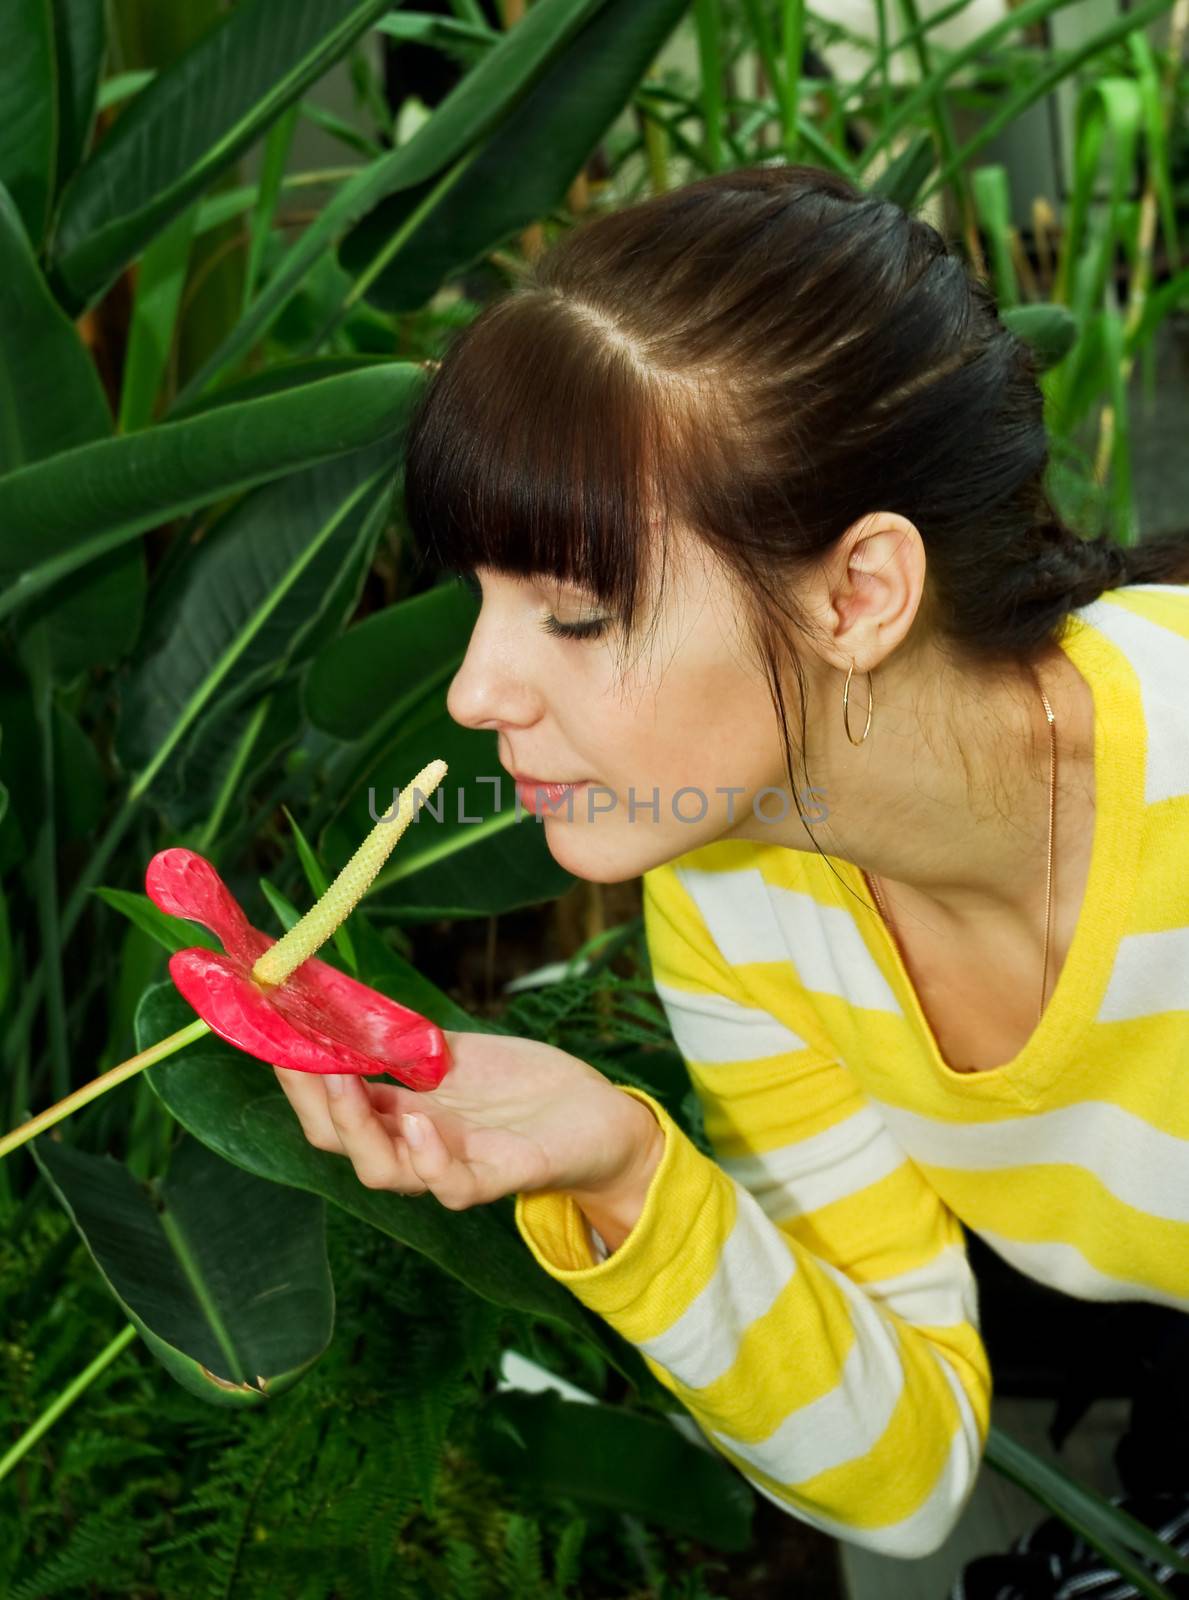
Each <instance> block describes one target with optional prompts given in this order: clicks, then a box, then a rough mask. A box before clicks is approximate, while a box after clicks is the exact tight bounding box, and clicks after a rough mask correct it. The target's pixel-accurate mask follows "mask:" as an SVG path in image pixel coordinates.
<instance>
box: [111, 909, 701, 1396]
mask: <svg viewBox="0 0 1189 1600" xmlns="http://www.w3.org/2000/svg"><path fill="white" fill-rule="evenodd" d="M353 931H354V930H353ZM395 998H397V999H400V1000H402V1001H403V1002H404V1003H406V1004H415V1002H414V1001H413V1000H412V999H409V1000H407V1001H406V1000H405V999H404V996H403V995H398V996H395ZM193 1020H194V1013H193V1011H192V1010H191V1009H190V1007H189V1006H188V1005H187V1004H186V1002H185V1001H184V1000H183V999H182V998H181V996H180V995H179V994H178V992H177V990H176V989H175V988H174V986H173V983H172V982H171V981H166V982H164V983H160V984H157V985H155V986H154V987H153V988H151V989H148V990H146V992H145V994H144V997H143V998H142V1000H141V1003H140V1005H139V1006H138V1007H137V1012H136V1047H137V1049H138V1050H144V1049H147V1048H148V1046H149V1045H151V1044H154V1043H156V1042H157V1041H159V1040H161V1039H163V1038H165V1037H166V1035H168V1034H171V1033H174V1032H176V1031H177V1030H178V1029H179V1028H183V1027H185V1026H186V1025H187V1023H189V1022H192V1021H193ZM145 1075H146V1077H147V1079H148V1081H149V1083H150V1084H151V1086H152V1088H153V1090H154V1092H155V1093H156V1094H157V1095H158V1096H159V1098H160V1099H161V1101H162V1103H163V1104H164V1105H165V1107H166V1109H167V1110H168V1111H169V1112H170V1113H171V1114H172V1115H173V1116H174V1117H176V1118H177V1120H178V1121H179V1122H180V1123H181V1124H182V1126H183V1127H185V1128H187V1129H188V1130H189V1131H190V1132H191V1133H192V1134H193V1135H194V1136H195V1138H197V1139H201V1140H202V1142H203V1143H204V1144H206V1145H208V1146H209V1147H210V1148H211V1149H212V1150H214V1151H216V1152H217V1153H218V1154H219V1155H220V1156H222V1157H224V1159H225V1160H227V1161H230V1162H233V1163H234V1164H235V1165H236V1166H239V1167H243V1168H244V1169H245V1171H247V1172H252V1173H255V1174H256V1176H257V1177H261V1178H268V1179H270V1180H271V1181H272V1182H274V1183H278V1184H287V1185H288V1186H289V1187H290V1188H292V1189H295V1190H307V1191H309V1192H310V1193H313V1194H319V1195H322V1196H324V1197H325V1198H326V1199H327V1200H331V1201H333V1203H334V1204H335V1205H337V1206H341V1207H342V1209H343V1210H344V1211H349V1212H350V1213H351V1214H352V1215H353V1216H357V1217H359V1218H361V1219H362V1220H363V1221H364V1222H367V1223H370V1224H371V1226H372V1227H375V1228H379V1229H380V1231H381V1232H382V1233H387V1234H389V1235H391V1237H392V1238H394V1239H399V1240H400V1241H401V1243H402V1244H406V1245H409V1246H410V1247H411V1248H412V1249H414V1250H419V1251H420V1252H421V1253H422V1254H423V1255H425V1256H428V1257H429V1259H430V1260H431V1261H434V1262H435V1263H436V1264H437V1265H438V1266H440V1267H442V1268H443V1269H444V1270H445V1271H446V1272H449V1273H450V1274H451V1275H452V1276H453V1277H455V1278H458V1279H459V1280H460V1281H461V1282H462V1283H465V1284H466V1285H467V1287H468V1288H470V1289H472V1290H474V1292H475V1293H476V1294H479V1295H482V1296H483V1298H484V1299H486V1300H490V1301H492V1302H493V1303H494V1304H496V1305H501V1306H509V1307H512V1308H515V1309H516V1310H519V1311H524V1312H527V1313H529V1314H530V1315H533V1316H540V1317H544V1318H546V1319H548V1320H550V1321H552V1322H556V1323H559V1324H560V1325H561V1326H563V1327H565V1328H567V1329H568V1330H569V1331H570V1332H577V1333H581V1334H583V1335H584V1336H585V1337H587V1338H588V1339H590V1340H591V1341H592V1343H594V1344H595V1345H596V1347H597V1348H598V1349H599V1350H600V1351H601V1352H602V1354H603V1355H604V1356H605V1357H606V1358H607V1359H608V1360H609V1361H610V1362H612V1364H613V1365H614V1366H615V1367H617V1368H618V1370H619V1371H620V1372H621V1373H623V1375H624V1376H625V1377H627V1378H628V1379H629V1380H630V1381H631V1382H632V1383H634V1384H636V1385H637V1387H638V1388H639V1389H640V1391H641V1393H643V1394H646V1395H647V1396H648V1397H649V1398H652V1399H656V1400H659V1401H661V1403H668V1404H671V1403H672V1402H671V1398H670V1397H669V1396H668V1395H667V1391H665V1390H664V1389H663V1387H662V1386H661V1384H660V1383H659V1382H658V1381H657V1379H656V1378H655V1377H654V1376H653V1374H652V1373H651V1372H649V1370H648V1368H647V1367H646V1366H645V1364H644V1362H643V1359H642V1358H641V1356H640V1355H639V1352H638V1351H637V1350H636V1349H635V1348H634V1347H633V1346H632V1345H630V1344H628V1343H627V1341H626V1340H623V1339H621V1338H620V1337H619V1336H618V1335H617V1334H615V1333H614V1332H613V1330H612V1329H611V1328H609V1327H608V1325H607V1324H606V1323H605V1322H603V1321H602V1319H601V1318H599V1317H596V1316H595V1315H594V1314H593V1313H592V1312H588V1311H587V1310H586V1309H585V1308H584V1307H583V1306H582V1305H580V1303H579V1302H578V1301H577V1300H576V1299H575V1298H574V1296H573V1295H572V1294H570V1292H569V1290H568V1289H565V1288H564V1287H563V1286H562V1285H561V1284H560V1283H557V1282H556V1281H555V1280H554V1279H553V1278H551V1277H550V1276H549V1274H548V1273H546V1272H543V1271H542V1270H541V1268H540V1267H539V1266H538V1265H537V1263H536V1262H535V1261H534V1260H533V1258H532V1255H531V1254H530V1252H529V1251H528V1249H527V1247H526V1246H525V1244H524V1241H523V1240H522V1239H521V1238H520V1235H519V1233H518V1231H517V1229H516V1224H515V1221H514V1218H513V1202H512V1199H511V1197H510V1196H508V1197H505V1198H503V1199H501V1200H496V1201H493V1202H492V1203H491V1204H489V1205H486V1206H475V1207H472V1208H470V1209H469V1210H466V1211H450V1210H448V1209H447V1208H446V1207H445V1206H443V1205H441V1204H440V1203H439V1202H438V1201H437V1200H436V1199H435V1198H434V1197H433V1195H430V1194H424V1195H400V1194H395V1193H393V1192H391V1191H389V1190H384V1189H366V1188H364V1186H363V1185H362V1184H361V1183H360V1181H359V1179H358V1177H357V1176H356V1173H355V1169H354V1167H352V1166H351V1164H350V1162H349V1161H347V1160H346V1158H345V1157H344V1156H340V1155H333V1154H331V1153H330V1152H329V1151H326V1150H318V1149H316V1148H315V1146H314V1145H312V1144H311V1143H310V1142H309V1140H308V1139H307V1138H306V1137H305V1134H304V1133H303V1132H302V1129H301V1125H300V1123H299V1122H298V1120H297V1118H296V1116H295V1115H294V1112H293V1108H292V1106H291V1105H290V1104H289V1101H288V1099H287V1098H286V1096H285V1094H284V1092H283V1091H282V1089H281V1087H280V1085H279V1084H278V1083H277V1080H276V1074H275V1073H274V1072H273V1070H272V1068H271V1067H269V1066H267V1065H266V1064H265V1063H264V1062H262V1061H257V1060H255V1059H254V1058H253V1057H251V1056H247V1055H245V1054H244V1053H243V1052H242V1051H239V1050H235V1049H233V1048H232V1047H231V1046H230V1045H228V1044H225V1043H224V1042H223V1040H221V1039H218V1038H216V1037H215V1035H213V1034H209V1035H207V1036H206V1037H205V1038H202V1039H197V1040H195V1041H194V1043H192V1044H189V1045H187V1046H186V1047H185V1048H184V1049H183V1050H179V1051H177V1052H176V1053H175V1054H174V1055H172V1056H168V1057H166V1059H165V1060H163V1061H159V1062H157V1063H156V1065H155V1066H152V1067H148V1068H146V1069H145Z"/></svg>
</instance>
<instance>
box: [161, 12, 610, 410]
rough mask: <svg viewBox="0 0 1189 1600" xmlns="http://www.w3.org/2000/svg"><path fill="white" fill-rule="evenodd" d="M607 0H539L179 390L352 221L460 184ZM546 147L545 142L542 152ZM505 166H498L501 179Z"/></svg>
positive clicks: (184, 394) (273, 280)
mask: <svg viewBox="0 0 1189 1600" xmlns="http://www.w3.org/2000/svg"><path fill="white" fill-rule="evenodd" d="M606 3H607V0H537V4H535V5H533V6H530V7H529V9H528V10H527V11H526V13H525V15H524V16H523V17H522V18H521V20H520V21H519V22H518V23H517V24H516V26H515V27H514V28H508V29H506V30H505V31H504V32H503V34H502V35H501V37H500V40H499V42H498V44H495V45H493V46H492V48H491V50H489V51H488V52H487V54H486V55H485V56H484V57H483V59H482V60H481V61H480V62H479V64H478V65H477V66H476V67H475V68H474V69H473V70H472V71H471V72H468V73H467V74H466V76H465V77H464V78H462V80H461V81H460V82H459V83H457V84H456V85H455V87H454V88H453V89H452V90H451V91H450V93H449V94H448V95H447V96H446V98H445V99H444V100H443V101H442V103H441V104H440V105H439V106H437V107H436V108H435V110H434V112H433V114H432V116H430V117H428V118H426V120H425V121H424V122H423V123H422V124H421V126H420V127H419V128H418V129H417V131H416V133H415V134H414V135H413V137H412V138H411V139H409V140H408V141H407V142H406V143H405V144H403V145H400V146H398V147H397V149H395V150H391V151H388V152H386V153H385V154H384V155H383V156H381V157H380V158H379V160H377V161H373V162H369V163H368V165H367V166H365V167H363V168H362V169H361V170H360V171H359V172H358V173H357V174H356V175H355V176H354V177H352V178H351V179H349V180H348V182H346V183H344V184H343V185H342V187H341V188H340V189H338V190H337V191H336V193H335V194H334V195H333V196H332V197H331V198H330V200H329V201H328V202H327V203H326V205H325V206H324V207H323V209H322V210H321V211H320V212H319V214H318V216H317V217H316V218H315V220H314V221H313V222H311V223H310V225H309V227H308V228H306V229H305V230H304V232H303V233H302V235H301V237H300V239H298V240H297V242H296V243H295V244H294V245H293V246H292V247H291V248H290V250H289V252H288V253H287V254H286V255H285V256H284V257H283V258H282V260H281V261H280V263H279V264H278V266H277V268H276V270H275V271H274V272H273V274H272V276H271V277H270V279H269V281H268V283H267V285H266V286H265V288H264V290H263V292H262V293H261V294H260V295H258V296H257V298H256V300H255V301H254V302H253V304H252V307H251V309H250V311H249V312H248V313H247V315H246V316H245V317H243V318H241V320H240V321H239V323H238V324H237V325H236V326H235V327H234V328H233V329H232V330H231V332H230V333H229V334H228V335H227V337H226V338H225V339H224V340H223V342H222V343H221V344H220V345H219V347H218V349H217V350H215V351H214V353H213V354H212V355H211V357H210V359H209V360H208V361H207V362H206V363H205V365H204V366H203V367H202V368H201V369H200V370H199V371H198V372H196V373H195V374H194V376H193V377H192V378H191V379H190V381H189V382H188V383H187V384H186V385H185V387H184V388H183V389H182V390H181V392H180V394H179V395H178V402H179V403H180V404H186V403H188V402H189V401H190V400H191V399H192V398H193V397H194V396H195V395H197V394H198V393H200V391H201V390H202V389H204V388H205V387H206V386H207V384H209V383H210V382H211V381H212V379H213V378H214V377H215V376H216V375H217V374H218V373H219V372H220V371H221V370H222V369H223V368H224V367H225V366H226V365H227V363H228V362H229V361H230V360H232V359H233V357H235V356H237V355H240V354H242V353H243V352H244V351H245V350H247V349H249V348H250V347H251V345H252V344H254V343H255V341H256V339H257V338H258V337H259V335H260V334H261V333H263V332H264V330H265V329H266V328H268V327H269V326H271V324H272V322H273V321H274V320H275V319H276V317H277V316H278V315H279V314H280V312H281V309H282V307H283V306H284V305H285V303H286V301H287V300H288V299H289V298H290V296H291V295H292V294H293V293H294V291H295V290H296V289H298V288H299V287H300V285H301V284H302V283H303V282H304V280H305V278H306V277H307V276H308V274H309V273H310V271H311V270H312V268H313V267H314V266H315V265H316V263H317V262H318V261H319V260H320V259H321V258H322V256H323V255H325V253H326V252H327V250H329V249H330V248H331V247H332V246H333V245H334V244H335V242H336V241H337V240H338V239H339V238H341V237H342V235H343V234H344V233H345V232H346V230H347V229H348V228H350V227H351V226H352V225H353V224H354V223H356V222H358V221H359V220H360V218H362V217H364V216H366V215H367V213H368V212H369V211H371V210H372V208H373V207H374V206H376V205H377V204H378V203H379V202H380V201H381V200H382V199H383V198H384V197H385V195H389V194H392V193H394V192H395V191H396V190H398V189H412V188H415V187H416V186H417V185H427V186H428V189H429V200H428V201H427V202H426V203H427V204H429V203H436V199H437V197H438V196H439V195H441V194H444V193H446V192H447V191H448V190H449V189H450V187H451V186H452V185H453V184H455V183H457V182H458V181H459V179H460V178H461V176H462V175H463V173H464V172H465V170H466V167H467V165H468V163H469V162H470V161H471V160H473V159H474V158H475V156H476V155H478V153H479V148H478V147H479V141H480V140H482V139H483V138H484V137H485V136H486V135H487V134H488V133H490V132H491V131H493V130H494V129H495V128H496V127H498V126H499V124H500V123H501V122H502V121H503V120H504V118H505V117H507V116H509V115H510V114H511V113H512V110H513V108H514V107H515V105H516V104H517V102H518V101H519V99H520V98H521V96H522V95H523V94H524V93H525V92H526V91H527V90H528V89H529V88H530V87H531V85H532V84H533V83H534V82H535V80H536V79H537V77H538V76H539V75H540V74H541V73H542V72H543V71H544V70H545V68H546V67H547V66H548V65H549V63H550V61H551V60H552V59H553V57H554V56H555V55H556V54H557V53H558V52H559V51H561V50H563V49H564V48H565V47H566V45H567V44H568V43H569V41H570V40H571V39H572V38H573V37H574V35H575V34H576V33H577V32H578V31H579V29H580V28H581V27H582V25H583V24H584V23H585V22H586V21H587V19H588V18H589V17H591V16H592V15H594V13H595V12H597V11H598V10H599V9H601V7H602V6H603V5H604V4H606ZM534 154H535V155H539V154H540V151H539V150H537V151H535V152H534ZM506 181H507V173H506V172H504V173H501V174H500V182H501V183H504V182H506Z"/></svg>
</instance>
